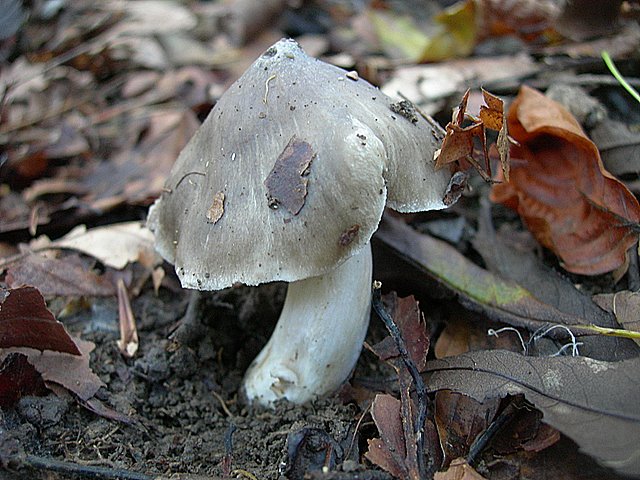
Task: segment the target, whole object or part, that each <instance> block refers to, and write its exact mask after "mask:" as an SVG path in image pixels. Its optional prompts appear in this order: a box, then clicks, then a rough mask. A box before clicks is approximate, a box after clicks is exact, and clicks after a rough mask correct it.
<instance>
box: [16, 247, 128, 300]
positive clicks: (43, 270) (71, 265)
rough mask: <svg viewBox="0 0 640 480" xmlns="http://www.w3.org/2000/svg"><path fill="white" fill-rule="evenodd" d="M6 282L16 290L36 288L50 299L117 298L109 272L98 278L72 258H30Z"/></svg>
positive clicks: (25, 258)
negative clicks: (52, 297) (72, 297)
mask: <svg viewBox="0 0 640 480" xmlns="http://www.w3.org/2000/svg"><path fill="white" fill-rule="evenodd" d="M75 255H77V254H75ZM6 282H7V284H8V285H9V286H10V287H14V288H15V287H19V286H22V285H25V284H31V285H35V286H36V287H37V288H38V290H40V292H42V294H43V295H47V296H82V295H86V296H91V297H110V296H113V295H115V294H116V289H115V285H114V282H113V279H112V278H111V276H110V275H109V274H108V272H107V274H104V275H97V274H96V273H94V272H93V271H91V270H89V269H88V267H87V265H86V264H84V263H83V262H82V261H81V259H80V258H75V259H74V258H73V257H65V259H64V260H60V259H56V258H46V257H43V256H42V255H38V254H32V255H27V256H26V257H24V258H23V259H21V260H20V261H17V262H14V263H13V264H12V265H11V266H10V267H9V268H8V269H7V276H6Z"/></svg>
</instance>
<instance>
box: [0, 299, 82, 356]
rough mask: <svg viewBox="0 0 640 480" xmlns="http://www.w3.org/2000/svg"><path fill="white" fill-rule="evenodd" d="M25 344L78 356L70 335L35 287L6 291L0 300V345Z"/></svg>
mask: <svg viewBox="0 0 640 480" xmlns="http://www.w3.org/2000/svg"><path fill="white" fill-rule="evenodd" d="M10 347H27V348H33V349H36V350H40V351H44V350H53V351H56V352H66V353H70V354H72V355H80V350H78V347H77V346H76V344H75V343H74V342H73V340H71V337H70V336H69V334H68V333H67V331H66V330H65V329H64V326H63V325H62V324H61V323H60V322H58V321H57V320H56V319H55V318H54V316H53V314H52V313H51V312H50V311H49V310H48V309H47V306H46V304H45V302H44V298H43V297H42V294H41V293H40V292H39V291H38V290H37V289H35V288H34V287H20V288H15V289H10V290H8V291H6V296H5V297H4V300H3V301H2V303H0V348H10Z"/></svg>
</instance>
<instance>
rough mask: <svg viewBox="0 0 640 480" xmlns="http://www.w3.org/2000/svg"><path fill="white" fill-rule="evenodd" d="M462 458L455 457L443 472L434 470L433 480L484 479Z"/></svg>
mask: <svg viewBox="0 0 640 480" xmlns="http://www.w3.org/2000/svg"><path fill="white" fill-rule="evenodd" d="M484 478H485V477H483V476H482V475H480V474H479V473H478V472H476V471H475V470H474V469H473V467H471V466H470V465H469V464H468V463H467V461H466V460H465V459H464V458H456V459H455V460H453V461H452V462H451V465H449V468H448V469H447V470H446V471H444V472H436V474H435V475H434V476H433V479H434V480H484Z"/></svg>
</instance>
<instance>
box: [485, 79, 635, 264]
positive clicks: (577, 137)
mask: <svg viewBox="0 0 640 480" xmlns="http://www.w3.org/2000/svg"><path fill="white" fill-rule="evenodd" d="M508 125H509V133H510V135H511V136H512V137H513V138H514V139H515V140H516V141H517V142H518V143H519V145H514V146H512V148H511V156H512V157H513V158H516V159H517V161H515V162H514V163H513V165H512V172H511V179H510V182H509V183H501V184H498V185H494V186H493V188H492V192H491V199H492V200H493V201H494V202H498V203H502V204H504V205H506V206H508V207H510V208H512V209H514V210H517V211H518V213H519V215H520V216H521V218H522V219H523V221H524V222H525V224H526V225H527V227H528V228H529V230H531V232H532V233H533V234H534V235H535V237H536V239H537V240H538V241H539V242H540V243H541V244H542V245H544V246H545V247H547V248H549V249H551V250H552V251H554V253H556V255H558V256H559V257H560V259H561V260H562V263H563V266H564V268H565V269H567V270H568V271H571V272H574V273H579V274H584V275H598V274H602V273H606V272H610V271H612V270H615V269H617V268H619V267H620V266H621V265H623V264H624V263H625V261H626V252H627V250H628V249H629V248H630V247H631V246H632V245H633V244H634V243H636V242H637V239H638V238H637V237H638V235H637V232H636V230H637V228H636V227H637V225H638V222H640V204H638V201H637V200H636V198H635V197H634V196H633V194H632V193H631V192H630V191H629V190H628V189H627V188H626V187H625V186H624V185H623V184H622V183H620V182H619V181H618V180H616V179H615V178H614V177H613V176H612V175H611V174H610V173H608V172H607V171H606V170H605V169H604V167H603V165H602V161H601V160H600V155H599V153H598V149H597V148H596V146H595V145H594V144H593V142H591V140H589V138H587V136H586V135H585V134H584V132H583V131H582V129H581V128H580V125H579V124H578V123H577V122H576V121H575V119H574V118H573V117H572V116H571V114H570V113H569V112H567V111H566V110H565V109H564V108H563V107H562V106H561V105H560V104H558V103H556V102H554V101H552V100H550V99H548V98H547V97H545V96H544V95H543V94H542V93H540V92H538V91H537V90H534V89H532V88H529V87H526V86H523V87H522V88H521V89H520V93H519V95H518V97H517V98H516V100H515V101H514V102H513V103H512V105H511V107H510V109H509V114H508Z"/></svg>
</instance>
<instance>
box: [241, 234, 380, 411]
mask: <svg viewBox="0 0 640 480" xmlns="http://www.w3.org/2000/svg"><path fill="white" fill-rule="evenodd" d="M371 275H372V261H371V246H370V245H369V244H368V243H367V245H366V246H365V247H364V248H363V249H362V250H361V251H360V252H358V253H357V254H355V255H354V256H353V257H351V258H349V259H348V260H346V261H345V262H344V263H342V264H341V265H340V266H339V267H337V268H336V269H334V270H332V271H331V272H329V273H327V274H325V275H321V276H319V277H312V278H308V279H306V280H299V281H297V282H292V283H290V284H289V289H288V291H287V296H286V299H285V303H284V306H283V309H282V313H281V314H280V319H279V320H278V324H277V325H276V328H275V330H274V332H273V335H272V336H271V338H270V339H269V341H268V342H267V344H266V345H265V347H264V349H263V350H262V351H261V352H260V354H259V355H258V356H257V357H256V359H255V360H254V361H253V363H252V364H251V366H250V367H249V369H248V370H247V373H246V375H245V378H244V391H245V394H246V395H247V397H248V399H249V400H250V401H253V402H257V403H260V404H262V405H265V406H267V405H271V404H272V403H273V402H275V401H276V400H279V399H281V398H286V399H287V400H289V401H291V402H294V403H304V402H306V401H308V400H312V399H314V398H318V397H322V396H324V395H327V394H330V393H333V392H334V391H336V390H337V389H338V388H339V387H340V385H342V384H343V383H344V381H345V380H346V379H347V378H348V377H349V375H350V374H351V371H352V370H353V367H354V366H355V364H356V361H357V360H358V356H359V355H360V351H361V349H362V344H363V342H364V337H365V334H366V332H367V327H368V325H369V312H370V304H371Z"/></svg>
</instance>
